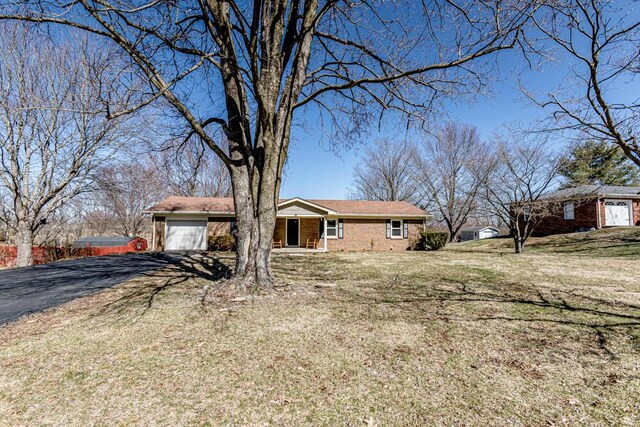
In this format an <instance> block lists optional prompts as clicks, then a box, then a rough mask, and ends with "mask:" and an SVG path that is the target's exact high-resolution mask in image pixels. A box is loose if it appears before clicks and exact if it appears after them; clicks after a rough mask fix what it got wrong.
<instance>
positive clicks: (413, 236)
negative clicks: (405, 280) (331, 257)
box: [327, 218, 423, 251]
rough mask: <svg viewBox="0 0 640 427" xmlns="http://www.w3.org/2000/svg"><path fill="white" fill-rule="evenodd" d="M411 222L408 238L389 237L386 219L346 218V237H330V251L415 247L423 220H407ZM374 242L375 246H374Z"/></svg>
mask: <svg viewBox="0 0 640 427" xmlns="http://www.w3.org/2000/svg"><path fill="white" fill-rule="evenodd" d="M405 221H406V222H408V223H409V238H408V239H387V224H386V220H384V219H350V218H345V219H344V238H343V239H328V240H327V248H328V249H329V250H330V251H339V250H344V251H370V250H372V249H373V250H374V251H388V250H394V251H404V250H407V249H408V248H410V247H413V246H414V245H415V243H417V241H418V240H419V239H420V233H421V232H422V231H423V225H422V224H423V223H422V220H419V219H418V220H405ZM372 243H373V248H372Z"/></svg>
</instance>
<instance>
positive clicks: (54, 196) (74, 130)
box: [0, 25, 131, 266]
mask: <svg viewBox="0 0 640 427" xmlns="http://www.w3.org/2000/svg"><path fill="white" fill-rule="evenodd" d="M113 62H115V58H113V57H111V56H110V55H109V53H108V52H107V51H104V50H101V51H100V50H97V49H96V47H95V46H94V45H91V44H90V43H88V42H87V41H86V40H81V39H79V40H77V43H74V45H73V47H72V46H71V45H70V44H68V43H66V42H60V43H59V44H58V45H55V46H54V45H53V44H52V43H50V42H49V41H48V40H46V39H44V38H42V37H36V36H35V35H33V34H31V33H28V32H26V30H25V29H24V28H22V27H18V26H7V25H4V26H3V27H2V31H0V193H6V197H4V199H3V200H4V201H3V204H2V206H1V210H2V213H1V214H0V218H2V220H3V221H5V222H6V224H7V225H8V226H9V227H10V228H11V229H12V230H13V232H14V233H15V234H16V236H17V238H16V240H17V247H18V259H17V263H18V266H24V265H30V264H31V262H32V255H31V247H32V245H33V242H34V236H35V235H37V233H38V232H39V230H40V229H41V228H42V227H43V225H45V224H46V222H47V221H48V219H50V217H51V216H52V215H53V214H54V213H55V212H56V211H57V210H58V209H60V208H61V207H62V206H63V205H65V204H66V203H67V202H68V201H69V200H71V199H72V198H73V197H75V196H77V195H78V194H79V193H81V192H83V191H85V190H86V189H87V181H88V179H89V176H90V174H91V172H92V171H93V170H94V169H95V168H96V167H97V166H98V165H99V164H100V163H101V162H102V161H104V160H105V159H107V158H109V157H110V156H111V155H112V154H113V153H114V152H115V150H116V148H117V146H118V144H124V143H126V142H127V141H130V140H131V136H130V133H129V132H125V131H124V128H123V127H122V123H121V122H122V121H121V120H107V119H106V118H105V111H104V108H103V105H102V104H101V102H100V99H101V88H100V84H99V83H98V82H100V81H102V80H104V81H109V80H110V79H112V76H111V75H110V73H111V71H112V70H111V69H110V64H112V63H113ZM0 200H2V198H0Z"/></svg>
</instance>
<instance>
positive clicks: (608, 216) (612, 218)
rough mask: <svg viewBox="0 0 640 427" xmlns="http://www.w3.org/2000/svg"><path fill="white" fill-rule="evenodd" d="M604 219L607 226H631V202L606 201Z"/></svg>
mask: <svg viewBox="0 0 640 427" xmlns="http://www.w3.org/2000/svg"><path fill="white" fill-rule="evenodd" d="M604 219H605V224H606V225H631V203H630V202H629V200H605V201H604Z"/></svg>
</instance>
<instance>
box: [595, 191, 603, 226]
mask: <svg viewBox="0 0 640 427" xmlns="http://www.w3.org/2000/svg"><path fill="white" fill-rule="evenodd" d="M596 201H597V202H596V214H597V215H598V230H600V229H601V228H602V220H601V219H600V215H601V214H600V211H601V209H600V196H598V198H597V199H596Z"/></svg>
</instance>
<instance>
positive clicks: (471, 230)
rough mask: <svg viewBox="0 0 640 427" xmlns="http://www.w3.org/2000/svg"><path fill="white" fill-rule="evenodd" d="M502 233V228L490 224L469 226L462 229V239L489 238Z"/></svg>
mask: <svg viewBox="0 0 640 427" xmlns="http://www.w3.org/2000/svg"><path fill="white" fill-rule="evenodd" d="M498 235H500V230H499V229H497V228H496V227H491V226H488V225H479V226H476V227H467V228H463V229H462V230H460V241H462V242H464V241H467V240H479V239H489V238H491V237H496V236H498Z"/></svg>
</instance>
